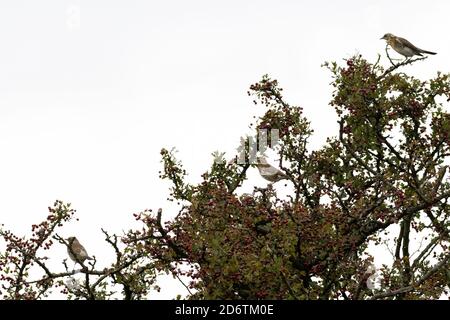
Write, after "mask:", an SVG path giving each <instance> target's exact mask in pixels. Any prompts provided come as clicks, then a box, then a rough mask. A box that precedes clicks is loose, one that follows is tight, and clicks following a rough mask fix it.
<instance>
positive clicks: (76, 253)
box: [67, 237, 94, 265]
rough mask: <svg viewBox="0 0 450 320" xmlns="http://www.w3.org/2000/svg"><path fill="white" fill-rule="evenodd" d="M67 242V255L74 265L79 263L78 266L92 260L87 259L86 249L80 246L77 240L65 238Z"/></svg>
mask: <svg viewBox="0 0 450 320" xmlns="http://www.w3.org/2000/svg"><path fill="white" fill-rule="evenodd" d="M67 242H68V246H67V253H68V254H69V257H70V259H72V261H73V262H75V264H76V263H79V264H80V265H83V263H84V261H85V260H94V259H93V258H91V257H89V255H88V253H87V251H86V249H85V248H84V247H83V246H82V245H81V244H80V242H79V241H78V239H77V238H75V237H70V238H67Z"/></svg>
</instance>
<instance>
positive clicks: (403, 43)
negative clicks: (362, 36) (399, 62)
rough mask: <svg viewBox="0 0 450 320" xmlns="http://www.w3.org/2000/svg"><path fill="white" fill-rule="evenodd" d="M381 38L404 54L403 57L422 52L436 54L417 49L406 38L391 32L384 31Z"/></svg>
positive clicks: (418, 54) (419, 54)
mask: <svg viewBox="0 0 450 320" xmlns="http://www.w3.org/2000/svg"><path fill="white" fill-rule="evenodd" d="M381 39H382V40H386V42H387V44H388V45H390V46H391V48H392V49H394V50H395V51H397V52H398V53H400V54H401V55H403V56H405V58H409V57H412V56H416V55H417V56H422V53H426V54H436V52H431V51H426V50H422V49H419V48H417V47H416V46H415V45H413V44H412V43H411V42H409V41H408V40H406V39H404V38H400V37H396V36H394V35H393V34H392V33H386V34H385V35H384V36H383V37H382V38H381Z"/></svg>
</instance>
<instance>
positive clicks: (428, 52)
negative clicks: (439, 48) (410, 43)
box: [422, 50, 436, 54]
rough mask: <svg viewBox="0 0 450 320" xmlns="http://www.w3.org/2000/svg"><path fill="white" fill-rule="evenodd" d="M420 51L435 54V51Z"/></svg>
mask: <svg viewBox="0 0 450 320" xmlns="http://www.w3.org/2000/svg"><path fill="white" fill-rule="evenodd" d="M422 52H423V53H426V54H436V52H431V51H426V50H422Z"/></svg>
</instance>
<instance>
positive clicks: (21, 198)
mask: <svg viewBox="0 0 450 320" xmlns="http://www.w3.org/2000/svg"><path fill="white" fill-rule="evenodd" d="M449 12H450V2H449V1H446V0H442V1H436V0H435V1H395V2H394V1H356V0H355V1H350V0H348V1H309V2H308V1H262V0H258V1H236V0H228V1H211V0H210V1H206V0H205V1H198V0H190V1H182V0H178V1H144V0H142V1H136V0H127V1H113V0H102V1H101V0H89V1H87V0H86V1H82V0H78V1H65V0H53V1H44V0H41V1H33V0H28V1H20V0H2V1H1V2H0V43H1V46H0V223H4V224H5V227H7V228H10V229H12V230H14V231H15V232H17V233H19V234H27V233H29V230H30V226H31V224H32V223H37V222H40V221H41V220H43V219H44V218H45V217H46V215H47V211H46V208H47V207H48V206H49V205H51V204H52V203H53V201H54V200H55V199H61V200H63V201H66V202H71V203H72V204H73V207H74V208H76V209H77V210H78V217H79V218H80V222H74V223H71V224H70V225H67V226H66V227H65V228H64V229H63V230H61V231H60V233H61V234H62V235H63V236H70V235H76V236H77V237H78V238H79V239H80V241H81V242H82V243H83V244H84V245H85V247H86V249H87V250H88V252H89V253H91V254H93V255H96V256H97V258H98V259H99V261H100V263H101V264H103V265H108V264H109V263H110V262H111V260H110V259H111V254H112V251H110V249H109V248H108V247H107V245H106V243H104V242H103V236H102V233H101V232H100V228H101V227H103V228H106V229H108V230H110V231H113V232H117V233H120V232H121V231H122V230H127V229H129V228H131V227H135V226H136V224H135V223H134V222H133V217H132V213H134V212H138V211H141V210H143V209H146V208H151V209H157V208H159V207H162V208H163V209H164V212H165V214H166V218H169V217H170V216H172V215H173V214H175V213H176V207H174V206H172V205H171V204H170V203H168V202H167V201H166V200H165V199H166V197H167V196H168V186H169V185H168V183H166V182H164V181H161V180H159V179H158V170H160V169H161V164H160V155H159V151H160V149H161V148H162V147H166V148H171V147H176V148H177V149H178V150H179V153H178V157H179V158H180V159H181V160H182V161H183V163H184V165H185V168H186V169H187V171H188V172H189V177H188V180H189V181H191V182H198V181H200V175H201V174H202V173H203V172H205V171H206V170H207V169H208V167H209V165H210V163H211V153H212V152H213V151H215V150H220V151H225V152H227V155H228V156H230V157H231V156H232V155H233V153H234V149H235V148H236V147H237V146H238V143H239V137H240V136H242V135H244V134H245V133H248V132H249V129H248V124H249V123H250V122H251V121H252V120H253V118H252V117H253V116H254V115H256V116H258V115H261V114H262V113H263V112H264V110H263V109H262V108H256V107H254V106H253V104H252V102H251V101H252V99H251V98H249V97H248V96H247V94H246V91H247V89H248V87H249V85H250V84H251V83H254V82H257V81H259V80H260V78H261V76H262V75H263V74H266V73H268V74H269V75H270V76H272V77H274V78H277V79H278V80H279V81H280V84H281V86H282V87H283V88H284V90H285V91H284V93H285V97H286V99H287V101H288V102H290V103H292V104H294V105H300V106H302V107H303V108H304V113H305V115H306V116H307V117H308V118H309V119H310V121H311V122H312V127H313V128H314V129H315V134H314V137H313V139H312V140H311V148H318V147H320V146H321V145H322V144H323V143H324V141H325V139H326V138H327V137H329V136H333V135H335V134H336V130H337V125H336V115H335V113H334V111H333V109H332V108H331V107H330V106H329V105H328V102H329V100H330V97H331V86H330V85H329V83H330V82H331V81H332V79H331V77H330V73H329V72H328V71H327V70H326V69H325V68H321V64H322V63H323V62H325V61H337V62H339V63H342V62H343V60H342V59H344V58H348V57H350V56H352V55H354V54H356V53H360V54H362V55H363V56H364V57H365V58H366V59H368V60H369V61H375V59H376V57H377V54H378V53H380V54H383V59H382V62H383V63H384V64H385V65H387V61H386V58H385V57H384V48H385V43H384V41H382V40H380V37H381V36H382V35H383V34H385V33H387V32H390V33H393V34H396V35H399V36H403V37H405V38H407V39H409V40H410V41H411V42H412V43H414V44H415V45H417V46H418V47H421V48H423V49H426V50H431V51H436V52H438V54H437V55H436V56H432V57H430V59H428V60H426V61H424V62H420V63H418V64H415V65H414V66H412V67H408V68H406V70H405V71H406V72H408V73H411V74H413V75H415V76H417V77H420V78H423V79H427V78H429V77H432V76H434V75H435V74H436V71H437V70H441V71H443V72H448V71H449V68H450V66H449V64H448V61H449V55H450V41H448V30H450V22H449V19H448V14H449ZM272 160H273V159H272ZM264 184H265V182H264V181H263V180H262V179H261V178H260V177H259V176H258V174H257V171H256V169H252V170H251V171H250V174H249V179H248V181H247V182H246V183H245V185H244V188H243V189H245V190H251V189H252V187H253V186H254V185H264ZM58 247H59V248H58ZM108 250H109V251H108ZM51 258H52V263H53V264H54V265H55V266H56V267H57V268H61V261H62V260H63V259H64V258H66V254H65V250H64V248H62V247H61V246H59V245H57V246H56V248H55V250H54V251H53V253H52V256H51ZM162 286H163V287H165V290H164V291H163V293H162V294H161V295H158V297H159V298H161V297H162V298H170V297H173V296H174V294H175V292H179V293H182V294H184V293H185V292H183V288H180V287H179V286H177V285H175V284H174V285H172V284H170V285H168V284H167V285H164V283H162Z"/></svg>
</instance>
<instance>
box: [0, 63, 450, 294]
mask: <svg viewBox="0 0 450 320" xmlns="http://www.w3.org/2000/svg"><path fill="white" fill-rule="evenodd" d="M423 59H424V58H418V59H414V60H411V59H408V60H405V61H403V62H401V63H393V62H392V61H391V63H392V65H391V66H390V67H389V68H385V67H383V66H382V65H381V64H380V63H379V60H380V59H378V61H376V62H375V63H370V62H368V61H366V60H365V59H364V58H362V57H361V56H354V57H352V58H349V59H346V60H345V63H344V64H343V65H339V64H338V63H326V64H325V67H326V68H328V69H329V70H330V72H331V74H332V77H333V81H332V83H331V85H332V86H333V89H334V91H333V95H332V98H331V102H330V107H332V108H334V109H335V111H336V113H337V116H338V123H339V126H338V128H339V131H338V132H337V134H336V136H335V137H330V138H329V139H328V140H327V142H326V143H325V144H324V145H323V146H322V147H321V148H319V149H317V150H311V149H310V148H309V146H308V141H309V139H310V137H311V136H312V135H313V134H314V132H313V130H312V129H311V126H310V123H309V121H308V120H307V119H306V118H305V116H304V115H303V111H302V108H301V107H298V106H294V105H291V104H289V103H288V102H287V101H286V100H285V99H284V97H283V94H282V92H283V91H282V89H281V88H280V87H279V84H278V82H277V80H274V79H271V78H270V77H268V76H264V77H263V78H262V80H261V81H259V82H258V83H255V84H253V85H251V87H250V90H249V95H251V96H253V97H254V99H255V104H257V106H258V107H259V108H265V109H264V114H263V115H262V116H261V117H259V118H258V119H257V120H256V122H255V123H254V124H253V128H254V130H255V133H254V134H255V137H257V136H258V132H260V131H261V130H267V132H277V134H278V137H277V138H278V139H277V141H276V144H274V143H269V144H268V146H267V147H268V148H272V149H273V150H274V151H275V152H276V154H277V155H278V160H279V161H278V163H277V165H278V167H279V168H280V169H281V170H282V171H283V172H284V173H286V175H287V176H288V177H289V181H290V182H288V183H289V184H290V185H292V188H291V191H292V192H291V193H290V194H289V195H288V196H287V197H284V198H281V197H280V196H279V195H278V192H277V188H276V187H275V186H276V185H275V186H274V185H272V184H268V186H267V187H266V188H255V189H254V192H253V193H252V194H247V193H246V194H242V193H241V192H240V191H239V187H240V186H241V185H242V183H243V182H244V181H245V180H246V173H247V171H248V170H249V169H250V168H252V167H253V166H254V163H253V162H252V152H251V150H250V146H249V144H248V143H247V142H245V143H244V144H243V145H242V147H241V148H240V149H239V150H238V152H239V154H237V155H236V158H235V160H234V161H228V162H227V161H226V160H225V159H222V158H223V157H224V156H223V155H222V154H215V156H214V157H213V158H212V160H211V165H210V166H209V168H208V169H206V167H205V170H206V172H205V174H204V175H203V176H202V179H203V181H202V182H201V183H199V184H189V183H187V182H186V179H185V178H186V175H187V171H186V170H185V169H184V167H183V165H182V163H181V162H180V161H179V160H177V159H176V157H175V154H174V152H172V151H168V150H166V149H163V150H162V151H161V157H162V163H163V170H162V171H161V173H160V176H161V178H162V179H168V180H170V181H171V182H172V187H171V194H170V200H171V201H175V202H179V203H180V205H179V207H180V210H179V212H178V213H177V214H176V216H175V217H174V218H173V219H171V220H170V221H168V222H166V223H163V219H162V216H163V214H164V213H163V212H162V211H161V210H158V211H157V212H154V211H152V210H145V211H143V212H141V213H138V214H135V219H136V220H137V221H139V222H140V223H141V224H142V227H141V228H139V229H135V230H129V231H128V232H127V233H125V234H121V235H114V234H110V233H108V232H107V231H105V230H102V231H103V233H104V235H105V239H106V241H107V242H108V243H109V245H110V246H111V247H112V248H113V249H114V252H115V255H116V259H115V261H113V262H112V263H111V266H110V267H109V268H106V269H103V270H98V269H97V268H96V263H97V261H95V260H94V262H89V263H86V265H84V264H83V265H82V268H81V270H75V271H71V270H70V268H68V267H67V265H66V264H65V263H64V266H65V267H64V270H63V271H58V272H56V271H53V270H50V269H49V268H48V267H47V264H46V260H47V259H48V258H47V257H44V256H43V252H44V251H45V250H47V249H49V248H50V247H51V246H52V245H54V244H55V243H56V242H60V243H62V244H67V243H66V240H65V239H63V238H61V237H60V236H58V234H57V230H58V229H59V228H61V227H62V225H63V224H65V223H68V222H69V221H70V220H71V219H72V218H73V216H74V214H75V211H74V210H73V209H71V207H70V205H69V204H65V203H62V202H61V201H56V202H55V204H54V206H52V207H50V208H49V211H50V213H49V216H48V217H47V219H46V220H45V221H43V222H42V223H40V224H37V225H33V226H32V236H31V237H30V238H26V237H18V236H16V235H14V234H13V233H11V232H10V231H7V230H6V229H5V227H4V226H3V227H2V228H1V229H0V236H1V237H2V238H3V240H4V241H5V246H6V249H5V251H3V252H1V253H0V284H1V287H0V297H2V298H6V299H37V298H42V297H45V296H46V295H47V294H49V293H50V292H51V291H52V290H55V288H58V290H60V291H61V292H62V293H63V294H66V295H67V296H68V297H70V298H84V299H106V298H108V297H111V296H112V295H113V294H120V298H123V299H144V298H146V297H147V296H148V294H149V292H151V290H158V286H157V284H156V277H157V275H158V273H159V272H161V271H165V272H169V273H171V274H173V275H174V277H178V278H180V279H182V278H183V279H185V278H186V277H188V278H189V279H190V281H189V282H188V283H185V285H186V288H187V289H188V290H189V292H190V295H189V297H188V298H190V299H433V298H439V297H440V296H442V295H448V290H449V283H450V271H449V270H450V268H449V267H450V251H449V249H448V246H449V240H450V239H449V225H450V222H449V221H450V220H449V215H450V207H449V204H448V201H449V199H450V183H449V178H448V170H447V169H448V168H447V164H448V159H449V155H450V136H449V133H450V114H449V113H448V112H447V111H446V110H445V106H446V104H447V106H448V102H449V101H450V75H448V74H442V73H440V72H438V73H437V75H436V76H435V77H434V78H432V79H429V80H427V81H423V80H420V79H418V78H415V77H413V76H410V75H407V74H405V73H404V72H401V71H400V70H401V68H402V67H403V66H405V65H411V64H414V63H418V60H423ZM274 130H276V131H274ZM246 141H248V140H246ZM238 159H239V160H241V161H238ZM278 183H279V184H282V182H278ZM414 239H415V240H414ZM370 246H375V247H380V246H387V248H388V249H390V250H391V251H392V261H393V262H392V264H389V265H383V267H382V268H381V269H380V270H378V271H377V273H378V275H377V284H376V285H370V281H369V278H371V277H372V276H373V274H374V272H375V271H374V270H373V268H371V266H372V265H373V263H374V257H373V255H372V254H371V251H370ZM413 249H414V250H413ZM33 269H36V271H32V270H33ZM77 272H79V273H82V274H83V280H80V281H75V280H74V278H73V275H74V274H75V273H77ZM36 274H37V275H36Z"/></svg>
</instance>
